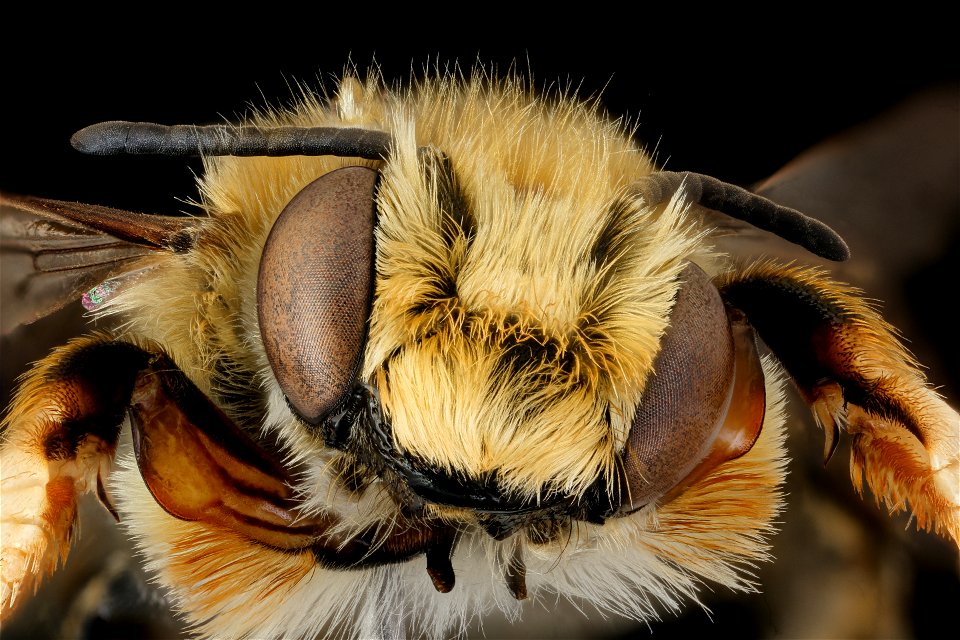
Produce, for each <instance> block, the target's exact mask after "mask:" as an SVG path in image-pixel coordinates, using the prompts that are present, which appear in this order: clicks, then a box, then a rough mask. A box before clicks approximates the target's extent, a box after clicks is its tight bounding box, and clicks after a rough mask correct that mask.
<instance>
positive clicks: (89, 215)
mask: <svg viewBox="0 0 960 640" xmlns="http://www.w3.org/2000/svg"><path fill="white" fill-rule="evenodd" d="M195 223H196V219H193V218H178V217H173V216H155V215H147V214H142V213H134V212H130V211H122V210H119V209H111V208H108V207H99V206H95V205H86V204H81V203H75V202H60V201H57V200H46V199H42V198H34V197H30V196H13V195H7V194H0V297H2V299H3V305H2V307H0V329H2V332H3V334H7V333H9V332H10V331H11V330H12V329H13V328H14V327H16V326H18V325H20V324H28V323H30V322H33V321H34V320H37V319H39V318H42V317H44V316H46V315H47V314H50V313H52V312H54V311H56V310H57V309H60V308H61V307H63V306H64V305H65V304H67V303H68V302H70V301H72V300H79V299H80V297H81V296H82V295H83V294H84V293H85V292H86V291H88V290H90V289H91V288H92V287H95V286H96V285H98V284H100V283H102V282H104V281H105V280H108V279H111V278H117V277H120V276H123V275H125V274H128V273H130V272H132V271H136V270H139V269H141V268H144V267H145V266H146V265H147V264H148V262H147V261H145V260H144V258H147V257H148V256H150V255H151V254H153V253H155V252H157V251H185V250H187V249H188V248H189V247H190V246H191V245H192V242H193V233H192V229H193V227H194V225H195Z"/></svg>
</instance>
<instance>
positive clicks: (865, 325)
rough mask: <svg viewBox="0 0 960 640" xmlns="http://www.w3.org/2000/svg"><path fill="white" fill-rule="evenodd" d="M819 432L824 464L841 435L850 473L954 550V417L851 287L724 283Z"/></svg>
mask: <svg viewBox="0 0 960 640" xmlns="http://www.w3.org/2000/svg"><path fill="white" fill-rule="evenodd" d="M717 286H718V288H719V290H720V293H721V295H722V296H723V297H724V299H725V300H726V301H727V302H728V303H729V304H731V305H732V306H734V307H736V308H738V309H740V310H741V311H743V312H744V313H746V314H747V316H748V317H749V319H750V322H751V323H752V324H753V326H754V327H755V328H756V330H757V332H758V333H759V334H760V337H761V338H762V339H763V341H764V342H766V343H767V345H768V346H769V347H770V349H771V350H772V351H773V352H774V353H775V354H776V356H777V358H779V360H780V361H781V362H782V363H783V365H784V367H785V368H786V369H787V371H788V372H789V373H790V375H791V376H792V377H793V379H794V381H795V382H796V384H797V386H798V387H799V389H800V392H801V394H802V395H803V396H804V399H805V400H806V401H807V402H808V404H810V405H811V408H812V409H813V411H814V415H815V417H816V418H817V421H818V422H819V423H820V424H821V425H822V426H823V427H824V429H825V432H826V435H827V442H826V444H825V458H829V456H830V455H831V454H832V451H833V448H834V447H835V446H836V444H835V439H836V434H837V432H838V430H839V427H840V426H844V427H845V428H846V430H847V432H848V433H850V435H851V436H852V446H853V453H852V458H851V461H850V470H851V475H852V479H853V483H854V486H855V487H856V488H857V490H858V491H861V492H862V484H863V478H864V477H865V478H866V481H867V484H868V485H869V487H870V489H871V491H873V492H874V494H875V495H876V496H877V497H878V500H883V502H884V503H886V505H887V508H888V509H889V510H890V511H891V512H897V511H901V510H904V509H906V508H907V503H909V506H910V509H911V510H912V511H913V514H914V515H915V516H916V519H917V526H918V527H921V528H923V529H934V530H935V531H937V532H938V533H941V534H944V535H947V536H949V537H952V538H953V539H954V540H955V541H958V542H960V416H958V414H957V412H956V411H955V410H953V409H952V408H951V407H949V406H948V405H947V404H946V403H945V402H944V401H943V399H942V398H941V397H940V396H939V395H938V394H937V393H936V392H935V391H933V389H931V388H930V387H929V386H928V384H927V382H926V379H925V377H924V375H923V373H921V371H920V369H919V365H918V364H917V363H916V362H915V361H914V360H913V358H912V356H911V355H910V354H909V353H908V352H907V351H906V349H905V348H904V347H903V345H901V344H900V341H899V340H898V339H897V337H896V330H895V329H894V328H893V327H891V326H890V325H889V324H887V323H886V322H885V321H884V320H883V318H882V317H881V316H880V314H879V313H877V311H876V310H874V309H873V308H872V307H871V306H870V304H869V303H867V302H866V301H865V300H864V299H863V298H862V297H860V295H859V292H858V291H857V290H855V289H853V288H852V287H849V286H847V285H844V284H841V283H838V282H835V281H833V280H830V279H829V278H828V277H826V275H825V274H824V273H823V272H821V271H819V270H816V269H812V268H801V267H796V266H782V265H777V264H773V263H770V262H760V263H757V264H755V265H753V266H751V267H748V268H746V269H743V270H741V271H735V272H733V273H731V274H728V275H725V276H722V277H721V279H720V280H719V281H718V282H717Z"/></svg>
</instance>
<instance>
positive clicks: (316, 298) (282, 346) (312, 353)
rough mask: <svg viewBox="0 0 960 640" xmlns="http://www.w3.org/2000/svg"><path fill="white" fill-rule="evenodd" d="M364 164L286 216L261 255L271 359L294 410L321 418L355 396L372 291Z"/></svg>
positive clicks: (260, 286) (369, 200) (317, 183)
mask: <svg viewBox="0 0 960 640" xmlns="http://www.w3.org/2000/svg"><path fill="white" fill-rule="evenodd" d="M377 175H378V174H377V172H376V171H374V170H373V169H369V168H367V167H346V168H343V169H338V170H336V171H331V172H330V173H327V174H325V175H323V176H322V177H320V178H318V179H316V180H314V181H313V182H311V183H310V184H309V185H307V186H306V187H304V189H303V190H302V191H300V193H298V194H297V195H296V196H295V197H294V198H293V200H291V201H290V203H289V204H288V205H287V206H286V207H285V208H284V210H283V211H282V212H281V213H280V217H278V218H277V221H276V222H275V223H274V225H273V229H271V231H270V235H269V237H268V238H267V242H266V244H265V245H264V248H263V255H262V257H261V258H260V273H259V276H258V278H257V313H258V318H259V322H260V335H261V337H262V338H263V344H264V348H265V350H266V352H267V359H268V360H269V361H270V366H271V367H272V368H273V373H274V375H275V376H276V378H277V381H278V382H279V383H280V387H281V389H283V392H284V394H286V396H287V400H288V401H289V402H290V404H291V405H292V407H293V409H294V410H295V411H296V412H297V413H298V414H299V415H300V417H302V418H303V419H304V420H306V421H307V422H309V423H311V424H319V423H320V422H321V421H322V420H323V419H324V418H325V417H327V416H328V415H329V414H330V413H331V412H333V411H335V410H336V409H337V408H338V407H340V406H341V405H342V404H343V403H344V402H345V401H346V399H347V398H348V397H349V395H350V393H351V390H352V387H353V382H354V378H355V377H356V374H357V371H358V370H359V367H360V359H361V357H362V355H363V347H364V341H365V338H366V332H367V319H368V318H369V317H370V305H371V300H372V293H373V271H374V269H373V260H374V249H373V229H374V223H375V221H374V218H375V206H374V191H375V189H376V184H377Z"/></svg>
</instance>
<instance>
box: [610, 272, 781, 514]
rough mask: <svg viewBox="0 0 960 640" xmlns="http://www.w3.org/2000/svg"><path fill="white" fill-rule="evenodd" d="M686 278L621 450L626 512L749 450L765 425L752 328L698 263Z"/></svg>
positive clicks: (758, 365)
mask: <svg viewBox="0 0 960 640" xmlns="http://www.w3.org/2000/svg"><path fill="white" fill-rule="evenodd" d="M680 278H681V280H682V281H683V284H682V285H681V287H680V290H679V293H678V295H677V299H676V302H675V303H674V307H673V310H672V311H671V314H670V326H669V328H668V329H667V332H666V333H665V335H664V337H663V340H662V342H661V347H660V353H659V354H658V355H657V358H656V360H655V361H654V373H653V374H652V375H651V377H650V380H649V381H648V382H647V387H646V389H645V390H644V395H643V398H642V399H641V402H640V405H639V407H638V408H637V412H636V414H635V415H634V420H633V424H632V426H631V428H630V434H629V436H628V438H627V443H626V446H625V448H624V451H623V452H622V454H621V459H622V467H621V477H620V480H621V488H622V489H623V490H624V491H625V492H626V495H623V497H622V506H621V510H620V511H621V513H625V512H627V513H628V512H630V511H633V510H636V509H638V508H640V507H642V506H644V505H645V504H647V503H649V502H652V501H655V500H660V499H663V498H665V496H668V494H673V492H675V491H676V490H677V489H678V488H679V487H680V486H681V485H682V484H684V483H685V481H686V482H689V481H691V480H692V479H693V478H695V477H699V476H700V475H702V474H703V473H705V472H707V471H709V469H712V468H713V467H714V466H716V465H717V464H720V463H721V462H724V461H726V460H730V459H733V458H736V457H738V456H740V455H743V454H744V453H746V452H747V451H749V450H750V448H751V447H752V446H753V443H754V442H755V441H756V438H757V437H758V436H759V433H760V428H761V426H762V423H763V415H764V409H765V407H766V396H765V391H764V381H763V370H762V368H761V366H760V360H759V357H758V355H757V349H756V341H755V337H754V334H753V329H752V328H751V327H750V325H749V324H748V323H747V322H746V320H745V319H744V318H743V316H742V314H740V313H739V312H737V311H736V310H728V309H727V308H726V307H725V305H724V303H723V300H722V299H721V298H720V294H719V293H718V292H717V289H716V288H715V287H714V286H713V284H712V282H711V281H710V278H709V277H708V276H707V274H706V273H704V272H703V271H702V270H701V269H700V268H699V267H697V266H695V265H693V264H690V265H688V266H687V268H686V269H685V270H684V271H683V273H682V274H681V276H680Z"/></svg>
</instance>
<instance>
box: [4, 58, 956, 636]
mask: <svg viewBox="0 0 960 640" xmlns="http://www.w3.org/2000/svg"><path fill="white" fill-rule="evenodd" d="M73 144H74V146H75V147H76V148H77V149H78V150H80V151H82V152H85V153H92V154H120V153H124V154H164V155H175V156H192V155H200V156H202V157H203V158H204V163H205V171H204V173H203V176H202V177H201V178H200V180H199V186H200V193H201V202H200V203H199V204H200V207H201V209H202V210H203V212H204V215H202V216H195V217H173V216H160V215H148V214H139V213H133V212H129V211H121V210H117V209H111V208H107V207H101V206H96V205H84V204H77V203H67V202H61V201H54V200H48V199H42V198H36V197H31V196H14V195H5V196H4V197H3V201H2V207H3V232H4V233H3V248H4V252H5V256H9V257H10V259H11V260H20V261H21V263H22V264H23V265H24V266H23V267H22V268H19V269H8V268H7V267H6V263H5V268H4V276H3V277H4V287H5V288H4V305H3V310H4V322H5V323H8V324H9V325H11V326H12V325H16V324H19V323H23V322H29V321H32V320H34V319H36V318H38V317H41V316H43V315H46V314H48V313H50V312H52V311H53V310H55V309H57V308H59V307H61V306H62V305H63V304H65V303H66V302H67V301H70V300H75V299H77V298H82V299H83V301H84V304H85V306H86V307H87V308H88V309H89V311H90V312H91V314H93V315H94V316H95V317H98V318H115V319H118V320H119V321H118V323H117V325H116V328H115V329H114V330H112V331H109V332H106V331H99V332H96V333H92V334H89V335H87V336H84V337H81V338H77V339H74V340H72V341H70V342H68V343H67V344H66V345H64V346H62V347H59V348H57V349H55V350H54V351H53V352H52V353H51V354H50V355H49V356H47V357H46V358H44V359H43V360H41V361H40V362H38V363H37V364H36V365H35V366H34V367H33V368H32V369H31V370H30V371H29V372H28V373H27V374H26V375H25V376H24V377H23V379H22V381H21V383H20V386H19V388H18V391H17V392H16V394H15V396H14V398H13V400H12V402H11V405H10V407H9V409H8V411H7V414H6V416H5V418H4V422H3V444H2V448H0V465H2V469H0V481H2V497H3V510H2V514H0V524H2V540H0V549H2V563H3V566H2V569H0V574H2V583H0V588H2V595H0V606H2V611H3V615H4V616H6V615H8V614H9V613H10V612H11V611H13V610H14V608H15V607H16V606H17V605H18V604H19V603H20V602H21V601H22V600H23V599H24V598H25V597H26V595H25V594H26V593H28V592H29V591H30V590H31V589H32V588H33V587H34V586H35V584H36V583H37V582H38V581H39V580H40V579H41V578H42V576H43V575H44V574H46V573H48V572H50V571H53V570H54V569H55V568H56V566H57V564H58V562H60V560H61V559H62V558H63V557H65V555H66V553H67V550H68V548H69V545H70V542H71V537H72V533H73V529H74V524H75V521H76V511H77V500H78V498H79V496H80V495H81V494H84V493H87V492H94V493H96V495H97V496H98V497H99V498H100V500H101V502H102V503H103V504H104V506H105V507H107V509H108V510H110V511H111V512H112V513H114V514H115V515H116V517H117V518H118V519H119V520H120V521H121V523H123V526H124V527H125V528H126V529H127V530H128V531H129V532H130V534H131V535H132V537H133V539H134V540H135V542H136V544H137V545H138V548H139V549H140V551H141V553H142V555H143V557H144V562H145V565H146V567H147V569H148V570H149V571H151V572H152V573H153V574H154V575H155V576H156V577H157V580H158V582H159V583H160V584H161V585H162V586H163V587H164V589H165V591H166V592H167V593H168V594H169V597H170V598H171V600H172V601H173V603H174V605H175V607H176V608H177V609H178V610H179V611H180V612H181V614H182V615H183V617H184V618H185V619H186V620H187V622H188V623H189V624H190V625H191V627H192V628H193V629H194V630H195V631H196V632H197V633H198V634H200V635H202V636H210V637H213V636H216V637H220V636H225V637H287V636H305V637H307V636H315V635H319V634H324V633H339V634H342V635H346V636H358V637H368V636H391V637H395V636H399V635H402V634H403V633H404V632H407V631H409V632H413V633H419V634H424V635H426V636H430V637H444V636H447V635H449V634H451V633H457V632H461V631H462V630H464V629H465V628H466V625H467V624H468V623H469V622H470V621H472V620H473V619H474V618H475V617H477V616H482V615H483V614H485V613H487V612H488V611H489V610H491V609H494V608H496V609H500V610H502V611H503V612H505V613H506V614H507V615H508V616H516V615H518V614H519V612H520V610H521V603H522V601H524V600H541V601H543V600H546V599H550V598H555V597H562V598H569V599H572V600H574V601H578V602H584V603H587V604H589V605H591V606H593V607H595V608H597V609H600V610H602V611H613V612H616V613H619V614H621V615H624V616H627V617H630V618H634V619H638V620H647V619H650V618H652V617H655V616H656V611H657V607H658V606H666V607H676V606H677V605H678V603H679V602H681V601H683V600H690V599H695V598H696V592H697V587H698V585H699V584H700V583H701V582H702V581H704V580H709V581H712V582H714V583H718V584H721V585H725V586H728V587H731V588H734V589H747V588H749V587H750V586H751V582H750V580H751V577H750V573H749V569H750V567H751V566H752V565H753V564H755V563H757V562H760V561H763V560H766V559H768V546H767V545H768V540H769V538H770V536H771V535H772V534H773V532H774V529H775V520H776V519H777V515H778V513H779V512H780V509H781V508H782V504H783V496H782V490H781V486H782V484H783V479H784V465H785V460H786V457H785V456H786V452H785V446H784V425H785V423H786V421H787V414H786V407H785V401H784V396H783V388H784V385H785V384H786V383H787V381H788V380H791V381H792V383H793V384H794V385H795V386H796V387H797V389H798V390H799V392H800V395H801V396H802V398H803V399H804V401H805V402H806V403H807V404H808V405H809V406H810V408H811V410H812V412H813V415H814V416H815V418H816V420H817V422H818V423H819V424H820V426H821V428H822V429H823V432H824V435H825V445H824V454H823V455H824V459H829V458H830V457H831V456H832V455H833V453H834V451H835V449H836V446H837V443H838V442H839V439H840V436H841V432H846V434H847V436H848V437H849V439H850V441H851V448H852V457H851V468H852V472H853V473H852V475H853V480H854V483H855V485H856V486H857V488H858V489H861V488H862V486H863V484H866V485H867V486H868V487H869V488H870V490H871V491H872V492H873V493H874V494H875V495H877V496H878V498H879V499H880V500H882V501H883V502H885V503H886V505H887V506H888V507H889V508H890V510H891V511H899V510H903V509H910V511H911V512H912V514H913V517H914V518H915V519H916V523H917V525H918V526H919V527H920V528H923V529H930V530H933V531H935V532H937V533H940V534H942V535H944V536H945V537H947V538H950V539H952V540H953V541H957V540H958V538H960V523H958V515H960V512H958V509H960V495H958V493H960V489H958V483H960V478H958V473H960V459H958V457H960V456H958V450H960V417H958V414H957V412H956V411H954V410H953V409H952V408H951V407H950V406H948V405H947V404H946V402H945V401H944V400H943V399H942V398H941V397H940V396H939V395H938V394H937V393H936V392H935V391H933V390H932V389H931V388H930V386H929V385H928V384H927V382H926V380H925V378H924V376H923V374H922V372H921V371H920V368H919V365H918V364H917V363H916V362H915V361H914V359H913V358H912V357H911V356H910V355H909V353H908V352H907V351H906V350H905V348H904V347H903V346H902V345H901V343H900V341H899V340H898V338H897V336H896V332H895V330H894V329H893V328H892V327H891V326H890V325H889V324H887V323H886V322H885V321H884V319H883V318H882V317H881V316H880V314H879V313H878V312H877V311H876V310H875V309H874V308H873V306H872V305H870V304H869V303H868V302H867V301H865V300H864V298H863V297H862V296H861V295H860V293H859V292H858V291H857V290H855V289H853V288H852V287H850V286H848V285H845V284H843V283H841V282H839V281H836V280H834V279H833V278H831V277H830V276H829V275H827V274H826V272H825V271H823V270H822V269H819V268H816V267H808V266H802V265H800V264H796V263H788V262H782V261H776V260H773V259H769V258H767V259H764V258H758V259H756V260H753V261H750V262H747V263H741V262H738V261H736V260H732V259H730V258H728V257H727V256H726V255H724V253H723V252H722V251H721V248H720V246H721V241H720V239H719V238H718V236H717V233H716V231H715V225H716V220H717V219H718V217H719V218H721V219H733V220H736V221H739V223H738V224H749V225H752V226H753V227H756V228H758V229H762V230H765V231H768V232H771V233H773V234H776V235H778V236H780V237H781V238H783V239H785V240H787V241H789V242H791V243H794V244H796V245H798V246H799V247H802V248H803V249H804V250H806V251H808V252H810V253H811V254H813V255H816V256H819V257H821V258H823V259H825V260H833V261H838V260H843V259H845V258H846V257H847V255H848V250H847V246H846V244H845V243H844V241H843V239H842V238H840V236H839V235H838V234H837V233H836V232H835V231H833V230H832V229H831V228H830V227H828V226H827V225H825V224H823V223H822V222H819V221H817V220H816V219H814V218H811V217H809V216H806V215H804V214H803V213H801V212H800V211H797V210H794V209H791V208H788V207H785V206H783V205H780V204H777V203H775V202H773V201H771V200H769V199H767V198H764V197H761V196H759V195H757V194H754V193H751V192H749V191H747V190H744V189H742V188H739V187H736V186H733V185H730V184H727V183H724V182H721V181H719V180H717V179H715V178H712V177H709V176H706V175H701V174H694V173H677V172H672V171H665V170H661V169H658V168H657V167H656V166H655V164H654V162H653V161H652V159H651V158H650V156H649V155H647V154H645V153H644V152H642V151H641V150H640V149H639V148H638V147H637V146H636V144H635V143H634V141H633V140H632V137H631V135H630V133H629V131H628V130H627V129H625V127H624V126H623V125H622V124H621V123H618V122H613V121H610V120H609V119H608V118H606V117H605V116H604V115H603V114H601V113H600V112H599V111H598V110H597V109H596V108H595V107H593V106H591V105H589V104H586V103H582V102H578V101H577V100H575V99H574V98H572V97H569V96H554V97H552V98H545V97H541V96H538V95H536V94H534V93H533V92H531V91H529V90H527V89H526V88H525V86H524V84H523V83H522V82H521V81H520V80H518V79H516V78H511V77H508V78H506V79H500V80H497V79H493V78H490V77H489V76H486V75H484V74H476V75H475V76H474V77H472V78H469V79H464V78H461V77H459V76H457V75H453V74H448V75H442V74H441V75H439V76H437V77H434V78H427V79H425V80H422V81H420V82H418V83H416V84H415V85H413V86H411V87H410V88H408V89H404V90H401V89H391V88H389V87H386V86H385V85H384V84H383V83H382V82H381V81H380V80H379V79H378V78H377V77H376V76H375V75H374V76H371V77H370V78H369V79H368V80H366V81H361V80H359V79H358V78H356V77H354V76H351V75H347V76H345V77H344V78H343V80H342V81H341V82H340V83H339V86H338V89H337V91H336V92H335V95H334V96H333V97H332V98H330V99H329V100H326V99H320V98H316V97H313V96H307V97H304V98H303V100H302V101H301V102H300V103H299V104H298V105H296V106H295V107H294V108H292V109H290V110H286V111H280V110H277V111H265V112H260V113H258V114H256V115H255V116H253V117H252V118H251V119H250V120H248V121H246V122H244V123H242V124H240V125H235V126H207V127H199V126H173V127H166V126H160V125H153V124H145V123H128V122H107V123H101V124H97V125H93V126H91V127H89V128H87V129H84V130H83V131H81V132H78V134H77V135H76V136H75V137H74V139H73ZM10 264H14V262H11V263H10ZM8 284H9V289H8V288H7V287H8ZM761 341H762V344H763V345H766V347H767V348H768V349H769V351H770V353H771V354H772V355H764V354H763V352H762V351H761V346H760V345H761ZM128 434H129V435H128Z"/></svg>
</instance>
